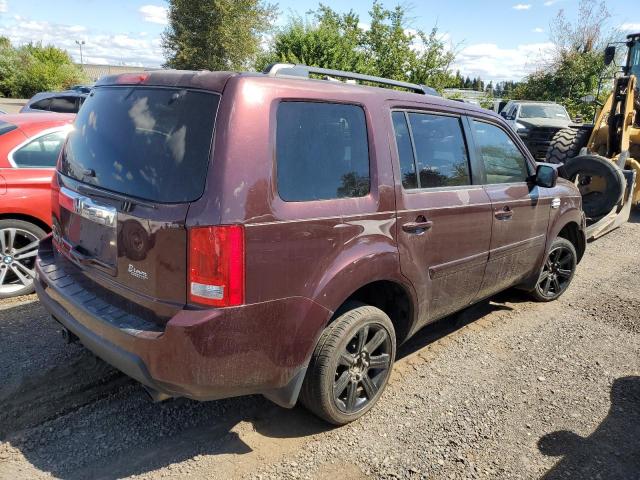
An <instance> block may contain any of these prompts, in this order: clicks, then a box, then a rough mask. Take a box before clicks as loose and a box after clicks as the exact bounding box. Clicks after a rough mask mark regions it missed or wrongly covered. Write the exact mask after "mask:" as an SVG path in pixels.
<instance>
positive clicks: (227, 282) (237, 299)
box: [189, 225, 244, 307]
mask: <svg viewBox="0 0 640 480" xmlns="http://www.w3.org/2000/svg"><path fill="white" fill-rule="evenodd" d="M189 301H191V302H194V303H200V304H203V305H210V306H214V307H231V306H235V305H242V304H243V303H244V227H242V226H241V225H223V226H216V227H196V228H192V229H190V230H189Z"/></svg>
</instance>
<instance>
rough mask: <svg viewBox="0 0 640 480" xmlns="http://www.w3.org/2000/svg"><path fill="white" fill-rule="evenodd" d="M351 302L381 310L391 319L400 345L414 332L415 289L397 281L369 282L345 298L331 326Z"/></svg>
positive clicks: (331, 319) (331, 320) (334, 315)
mask: <svg viewBox="0 0 640 480" xmlns="http://www.w3.org/2000/svg"><path fill="white" fill-rule="evenodd" d="M351 302H361V303H364V304H367V305H371V306H373V307H376V308H379V309H380V310H382V311H383V312H384V313H386V314H387V315H388V316H389V318H390V319H391V323H392V324H393V326H394V328H395V330H396V339H397V343H398V345H400V344H402V343H403V342H404V341H405V340H406V339H407V338H408V337H409V335H410V334H411V332H412V331H413V327H414V324H415V321H416V320H415V319H416V317H415V310H416V307H415V305H416V302H415V296H414V293H413V289H412V288H411V287H410V286H409V285H408V284H405V283H403V282H401V281H399V280H397V279H394V280H390V279H379V280H374V281H371V282H368V283H366V284H364V285H362V286H360V287H359V288H357V289H356V290H354V291H352V292H351V293H350V294H349V295H348V296H347V297H346V298H344V299H343V300H342V301H341V303H340V304H339V306H338V307H337V308H336V309H335V311H334V314H333V315H332V316H331V318H330V319H329V322H328V324H331V323H332V322H333V321H334V320H335V319H337V318H338V317H339V316H340V315H342V314H343V313H344V312H345V310H346V307H348V305H349V303H351Z"/></svg>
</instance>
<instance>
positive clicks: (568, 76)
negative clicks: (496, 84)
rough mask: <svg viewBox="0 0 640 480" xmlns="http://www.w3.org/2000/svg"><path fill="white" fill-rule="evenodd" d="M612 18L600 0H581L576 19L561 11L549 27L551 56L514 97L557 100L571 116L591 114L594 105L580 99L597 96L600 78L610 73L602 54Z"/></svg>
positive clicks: (514, 93) (520, 86) (520, 87)
mask: <svg viewBox="0 0 640 480" xmlns="http://www.w3.org/2000/svg"><path fill="white" fill-rule="evenodd" d="M609 17H610V14H609V11H608V10H607V7H606V4H605V3H604V2H599V1H597V0H581V1H580V4H579V9H578V17H577V18H576V19H575V22H571V21H570V20H569V19H567V17H566V14H565V12H564V10H560V11H559V12H558V15H557V17H556V19H555V20H554V21H553V22H552V24H551V29H550V39H551V41H552V43H553V45H554V50H553V56H552V58H551V59H550V61H547V62H543V63H542V64H541V65H540V68H539V69H538V70H537V71H536V72H534V73H532V74H531V75H529V76H528V77H527V78H525V80H524V81H523V82H522V83H520V84H519V85H518V86H517V87H516V88H515V89H514V90H513V98H519V99H528V100H550V101H555V102H558V103H561V104H563V105H564V106H565V107H567V110H569V112H570V113H571V114H572V115H582V116H583V117H589V116H590V115H592V114H593V109H594V107H593V105H589V104H586V103H583V102H582V101H581V100H580V99H581V98H582V97H584V96H586V95H595V94H596V93H597V89H598V83H599V79H600V78H602V77H604V76H607V69H606V67H605V65H604V56H603V53H604V48H605V46H606V44H607V43H608V41H609V39H610V35H608V34H606V33H605V32H604V27H605V24H606V21H607V19H608V18H609Z"/></svg>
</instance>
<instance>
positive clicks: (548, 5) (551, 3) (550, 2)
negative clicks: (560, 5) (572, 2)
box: [544, 0, 558, 7]
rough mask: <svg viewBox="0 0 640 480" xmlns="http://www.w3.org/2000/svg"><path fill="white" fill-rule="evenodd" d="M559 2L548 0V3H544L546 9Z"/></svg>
mask: <svg viewBox="0 0 640 480" xmlns="http://www.w3.org/2000/svg"><path fill="white" fill-rule="evenodd" d="M557 1H558V0H547V1H546V2H544V6H545V7H550V6H551V5H553V4H554V3H556V2H557Z"/></svg>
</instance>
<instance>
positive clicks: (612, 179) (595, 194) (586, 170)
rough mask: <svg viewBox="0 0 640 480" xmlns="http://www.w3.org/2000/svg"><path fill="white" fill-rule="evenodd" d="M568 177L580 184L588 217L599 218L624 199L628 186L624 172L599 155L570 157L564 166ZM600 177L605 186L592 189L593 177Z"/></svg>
mask: <svg viewBox="0 0 640 480" xmlns="http://www.w3.org/2000/svg"><path fill="white" fill-rule="evenodd" d="M564 168H565V172H566V174H567V178H568V179H569V180H571V181H572V182H574V183H576V184H577V185H578V189H579V190H580V193H581V194H582V209H583V210H584V213H585V214H586V215H587V217H588V218H590V219H592V220H599V219H600V218H602V217H603V216H605V215H606V214H608V213H609V212H610V211H611V210H612V209H613V208H614V207H615V206H616V204H618V202H620V201H621V200H622V196H623V195H624V190H625V186H626V180H625V178H624V174H623V173H622V171H621V170H620V169H619V168H618V166H617V165H615V164H614V163H613V162H612V161H610V160H609V159H607V158H605V157H601V156H599V155H582V156H580V157H575V158H572V159H570V160H569V161H568V162H567V163H566V164H565V166H564ZM594 177H595V178H597V177H600V178H602V179H603V180H604V182H605V187H604V188H601V189H600V190H597V191H595V190H593V191H592V190H590V189H589V188H588V187H589V185H590V184H591V182H592V181H593V179H594Z"/></svg>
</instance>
